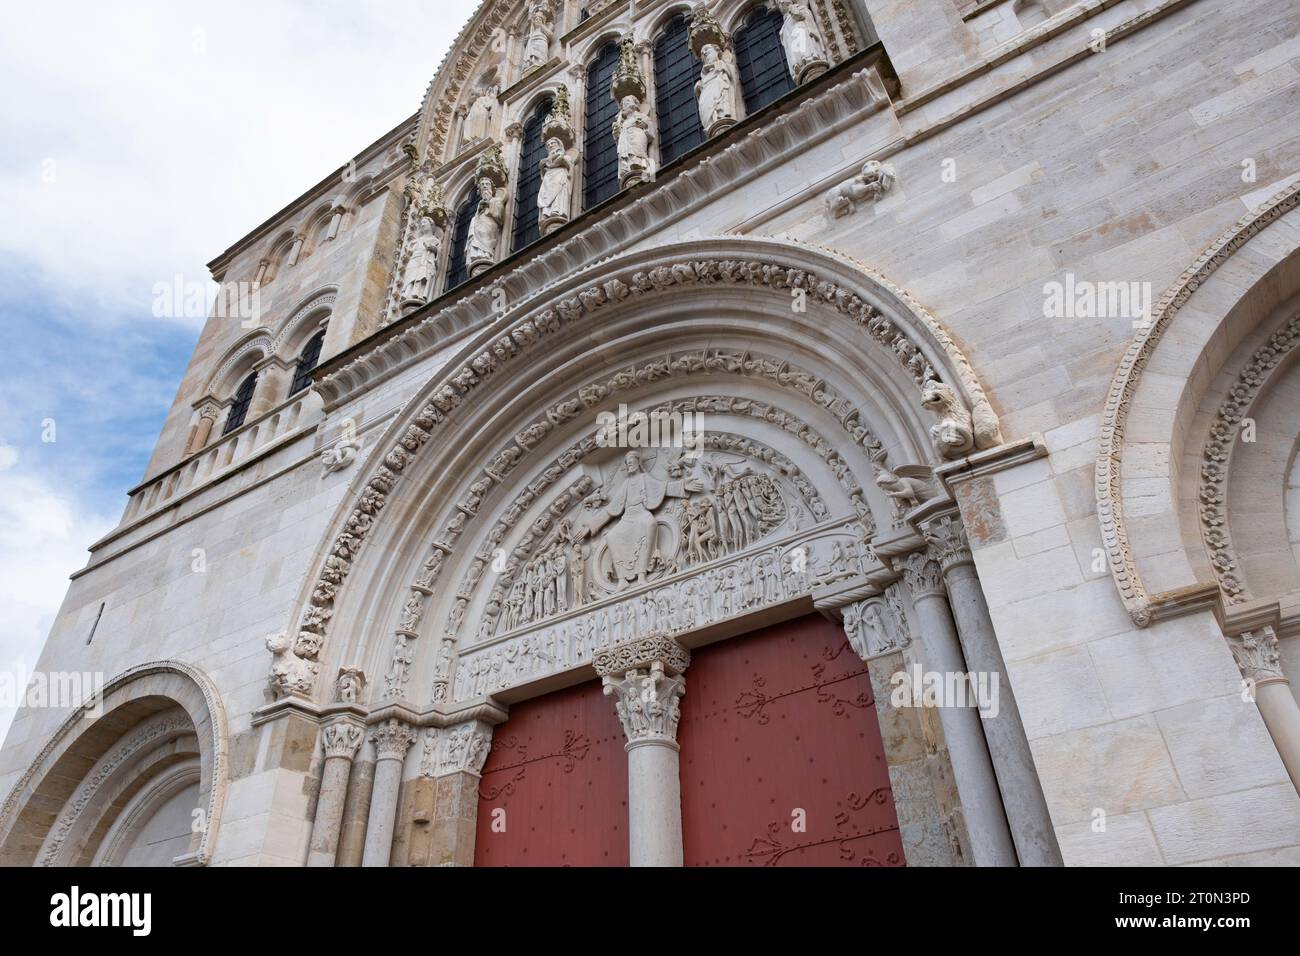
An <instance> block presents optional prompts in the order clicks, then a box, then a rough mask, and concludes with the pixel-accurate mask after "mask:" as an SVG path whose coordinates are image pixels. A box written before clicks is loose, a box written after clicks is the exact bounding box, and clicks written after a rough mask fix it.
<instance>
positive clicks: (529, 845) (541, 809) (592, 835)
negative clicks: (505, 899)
mask: <svg viewBox="0 0 1300 956" xmlns="http://www.w3.org/2000/svg"><path fill="white" fill-rule="evenodd" d="M624 742H625V738H624V737H623V728H622V727H621V726H620V725H619V722H618V717H617V715H616V714H615V711H614V703H613V701H611V700H610V699H609V698H608V697H606V696H605V695H604V694H603V693H602V692H601V685H600V682H599V681H593V682H590V683H587V684H582V685H580V686H578V687H571V688H569V689H568V690H563V691H560V692H558V693H555V694H548V695H546V696H545V697H539V698H537V699H536V700H530V701H525V702H524V703H521V704H516V705H514V706H513V707H511V708H510V719H509V720H508V721H506V722H505V723H504V724H502V725H501V726H499V727H497V728H496V732H495V733H494V734H493V737H492V750H491V751H490V752H489V754H488V759H487V764H486V765H485V766H484V768H483V779H482V780H481V781H480V783H479V803H478V830H477V836H476V838H475V842H474V865H475V866H627V863H628V855H627V852H628V851H627V758H626V755H625V754H624V753H623V744H624ZM498 809H504V810H505V832H494V830H493V821H494V819H496V818H494V816H493V811H495V810H498ZM499 817H500V814H497V818H499Z"/></svg>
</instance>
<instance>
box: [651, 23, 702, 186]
mask: <svg viewBox="0 0 1300 956" xmlns="http://www.w3.org/2000/svg"><path fill="white" fill-rule="evenodd" d="M688 32H689V26H688V24H687V22H686V17H684V16H676V17H673V18H672V19H671V20H669V21H668V24H667V26H665V27H664V32H663V33H662V34H660V36H659V39H658V40H656V41H655V108H656V111H657V113H658V120H659V161H660V164H661V165H663V166H667V165H668V164H669V163H671V162H672V161H673V160H674V159H676V158H677V157H678V156H681V155H682V154H683V153H687V152H690V151H691V150H692V149H694V148H695V147H696V146H699V145H700V143H702V142H704V128H703V127H702V126H701V125H700V108H699V104H697V103H696V101H695V83H696V81H697V80H699V78H700V61H699V60H697V59H696V58H695V54H694V53H692V52H691V48H690V43H689V36H688Z"/></svg>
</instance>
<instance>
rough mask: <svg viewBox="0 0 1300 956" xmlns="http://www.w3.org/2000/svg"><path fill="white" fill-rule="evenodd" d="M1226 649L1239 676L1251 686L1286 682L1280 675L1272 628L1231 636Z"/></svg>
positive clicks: (1276, 646)
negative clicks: (1239, 672) (1229, 650)
mask: <svg viewBox="0 0 1300 956" xmlns="http://www.w3.org/2000/svg"><path fill="white" fill-rule="evenodd" d="M1228 647H1229V648H1231V650H1232V657H1233V660H1235V661H1236V662H1237V667H1238V668H1239V669H1240V670H1241V676H1242V677H1244V678H1245V679H1246V680H1248V681H1250V682H1251V683H1252V684H1256V685H1258V684H1263V683H1266V682H1269V681H1285V680H1287V677H1286V675H1285V674H1284V673H1282V657H1281V654H1280V653H1279V651H1278V642H1277V632H1276V631H1274V630H1273V628H1272V627H1261V628H1258V629H1256V630H1253V631H1245V632H1243V633H1241V634H1236V635H1231V636H1229V637H1228Z"/></svg>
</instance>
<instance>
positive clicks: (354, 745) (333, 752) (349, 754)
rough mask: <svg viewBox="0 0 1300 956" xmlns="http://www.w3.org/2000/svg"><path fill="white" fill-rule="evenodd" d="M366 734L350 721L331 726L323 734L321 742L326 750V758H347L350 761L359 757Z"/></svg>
mask: <svg viewBox="0 0 1300 956" xmlns="http://www.w3.org/2000/svg"><path fill="white" fill-rule="evenodd" d="M365 737H366V732H365V730H363V729H362V728H361V727H360V726H358V725H357V724H354V723H351V722H350V721H339V722H338V723H334V724H330V725H329V726H328V727H326V728H325V729H324V730H323V731H322V732H321V742H322V745H323V746H324V748H325V758H326V759H327V760H328V759H329V758H330V757H346V758H347V759H348V760H351V759H353V758H354V757H356V755H357V751H358V750H360V749H361V742H362V741H363V740H364V739H365Z"/></svg>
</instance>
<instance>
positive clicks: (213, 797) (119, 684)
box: [0, 661, 228, 864]
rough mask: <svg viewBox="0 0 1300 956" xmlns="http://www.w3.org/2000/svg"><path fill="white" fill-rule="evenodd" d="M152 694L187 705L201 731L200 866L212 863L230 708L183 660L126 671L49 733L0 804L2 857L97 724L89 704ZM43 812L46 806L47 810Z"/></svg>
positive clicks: (107, 706)
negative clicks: (21, 820)
mask: <svg viewBox="0 0 1300 956" xmlns="http://www.w3.org/2000/svg"><path fill="white" fill-rule="evenodd" d="M196 692H197V693H196ZM151 696H152V697H167V698H168V699H170V700H173V701H175V702H176V703H177V704H179V705H180V706H182V707H183V708H185V710H186V713H187V714H188V715H189V717H188V720H189V722H190V724H191V729H192V730H197V732H198V735H199V748H200V753H201V755H202V769H203V774H204V780H203V783H204V785H205V786H206V788H207V798H208V802H207V807H206V814H205V816H204V821H205V823H206V828H205V829H204V831H203V836H202V839H201V840H200V842H199V849H198V853H197V855H196V856H197V860H198V862H199V863H201V864H206V863H207V862H209V860H210V859H211V856H212V850H213V847H215V846H216V839H217V832H218V829H219V827H220V824H221V813H222V808H223V807H224V805H225V798H226V787H227V773H228V771H227V756H226V746H227V744H226V742H227V739H228V731H227V726H226V712H225V707H224V705H223V704H222V702H221V698H220V696H219V695H218V694H217V692H216V689H215V688H214V687H213V686H212V683H211V682H210V681H209V680H208V678H207V676H206V675H205V674H203V672H202V671H200V670H198V669H197V668H195V667H192V666H191V665H189V664H183V663H181V662H179V661H161V662H154V663H149V664H141V665H139V666H137V667H133V668H131V669H130V670H128V671H125V672H123V673H122V674H120V675H118V676H117V677H115V678H113V679H112V680H110V681H109V682H108V683H107V684H105V685H104V689H103V693H102V695H101V698H100V700H99V701H94V700H92V701H87V703H86V704H85V705H84V706H83V707H80V708H78V709H77V710H76V711H74V712H73V713H72V714H71V716H69V717H68V718H67V719H66V720H65V721H64V722H63V723H62V724H61V725H60V726H59V729H58V730H57V731H55V732H54V733H53V734H52V735H50V737H49V739H48V740H47V741H46V743H45V746H44V747H43V748H42V749H41V752H40V753H39V754H38V755H37V756H36V758H35V759H34V760H33V761H32V762H31V764H29V765H28V767H27V770H26V771H25V772H24V773H23V775H22V777H20V778H19V780H18V781H17V782H16V783H15V784H14V786H13V789H12V790H10V791H9V794H8V796H7V797H6V798H5V802H4V804H3V806H0V851H3V854H2V856H0V858H3V859H5V860H8V859H9V858H10V856H11V855H12V854H13V852H14V851H15V850H18V849H19V848H15V847H11V846H10V845H9V844H8V842H7V841H8V840H9V839H10V837H11V835H12V833H13V830H14V825H15V823H16V821H17V819H18V817H19V816H20V815H21V814H22V813H23V812H24V811H25V810H26V809H27V805H28V804H29V802H30V801H31V800H32V798H33V797H34V796H37V795H38V794H39V793H40V788H41V786H42V784H43V783H44V782H45V781H46V780H47V779H48V774H49V773H50V771H51V770H52V769H53V768H54V767H55V766H56V764H57V763H58V760H59V759H60V758H61V757H62V756H63V755H64V754H65V753H67V752H68V750H69V749H70V748H72V747H73V746H75V745H76V743H77V740H78V738H79V737H80V736H81V735H82V734H84V733H85V732H86V731H87V730H89V729H90V728H93V727H94V726H95V721H94V720H92V719H88V718H87V715H86V710H87V708H89V707H91V706H92V705H96V704H97V703H98V704H102V706H103V708H104V711H105V713H108V712H111V711H112V710H114V709H116V708H117V707H119V706H121V705H122V704H124V703H128V702H130V701H132V700H136V699H139V698H142V697H151ZM41 812H45V810H44V809H43V808H42V811H41Z"/></svg>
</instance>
